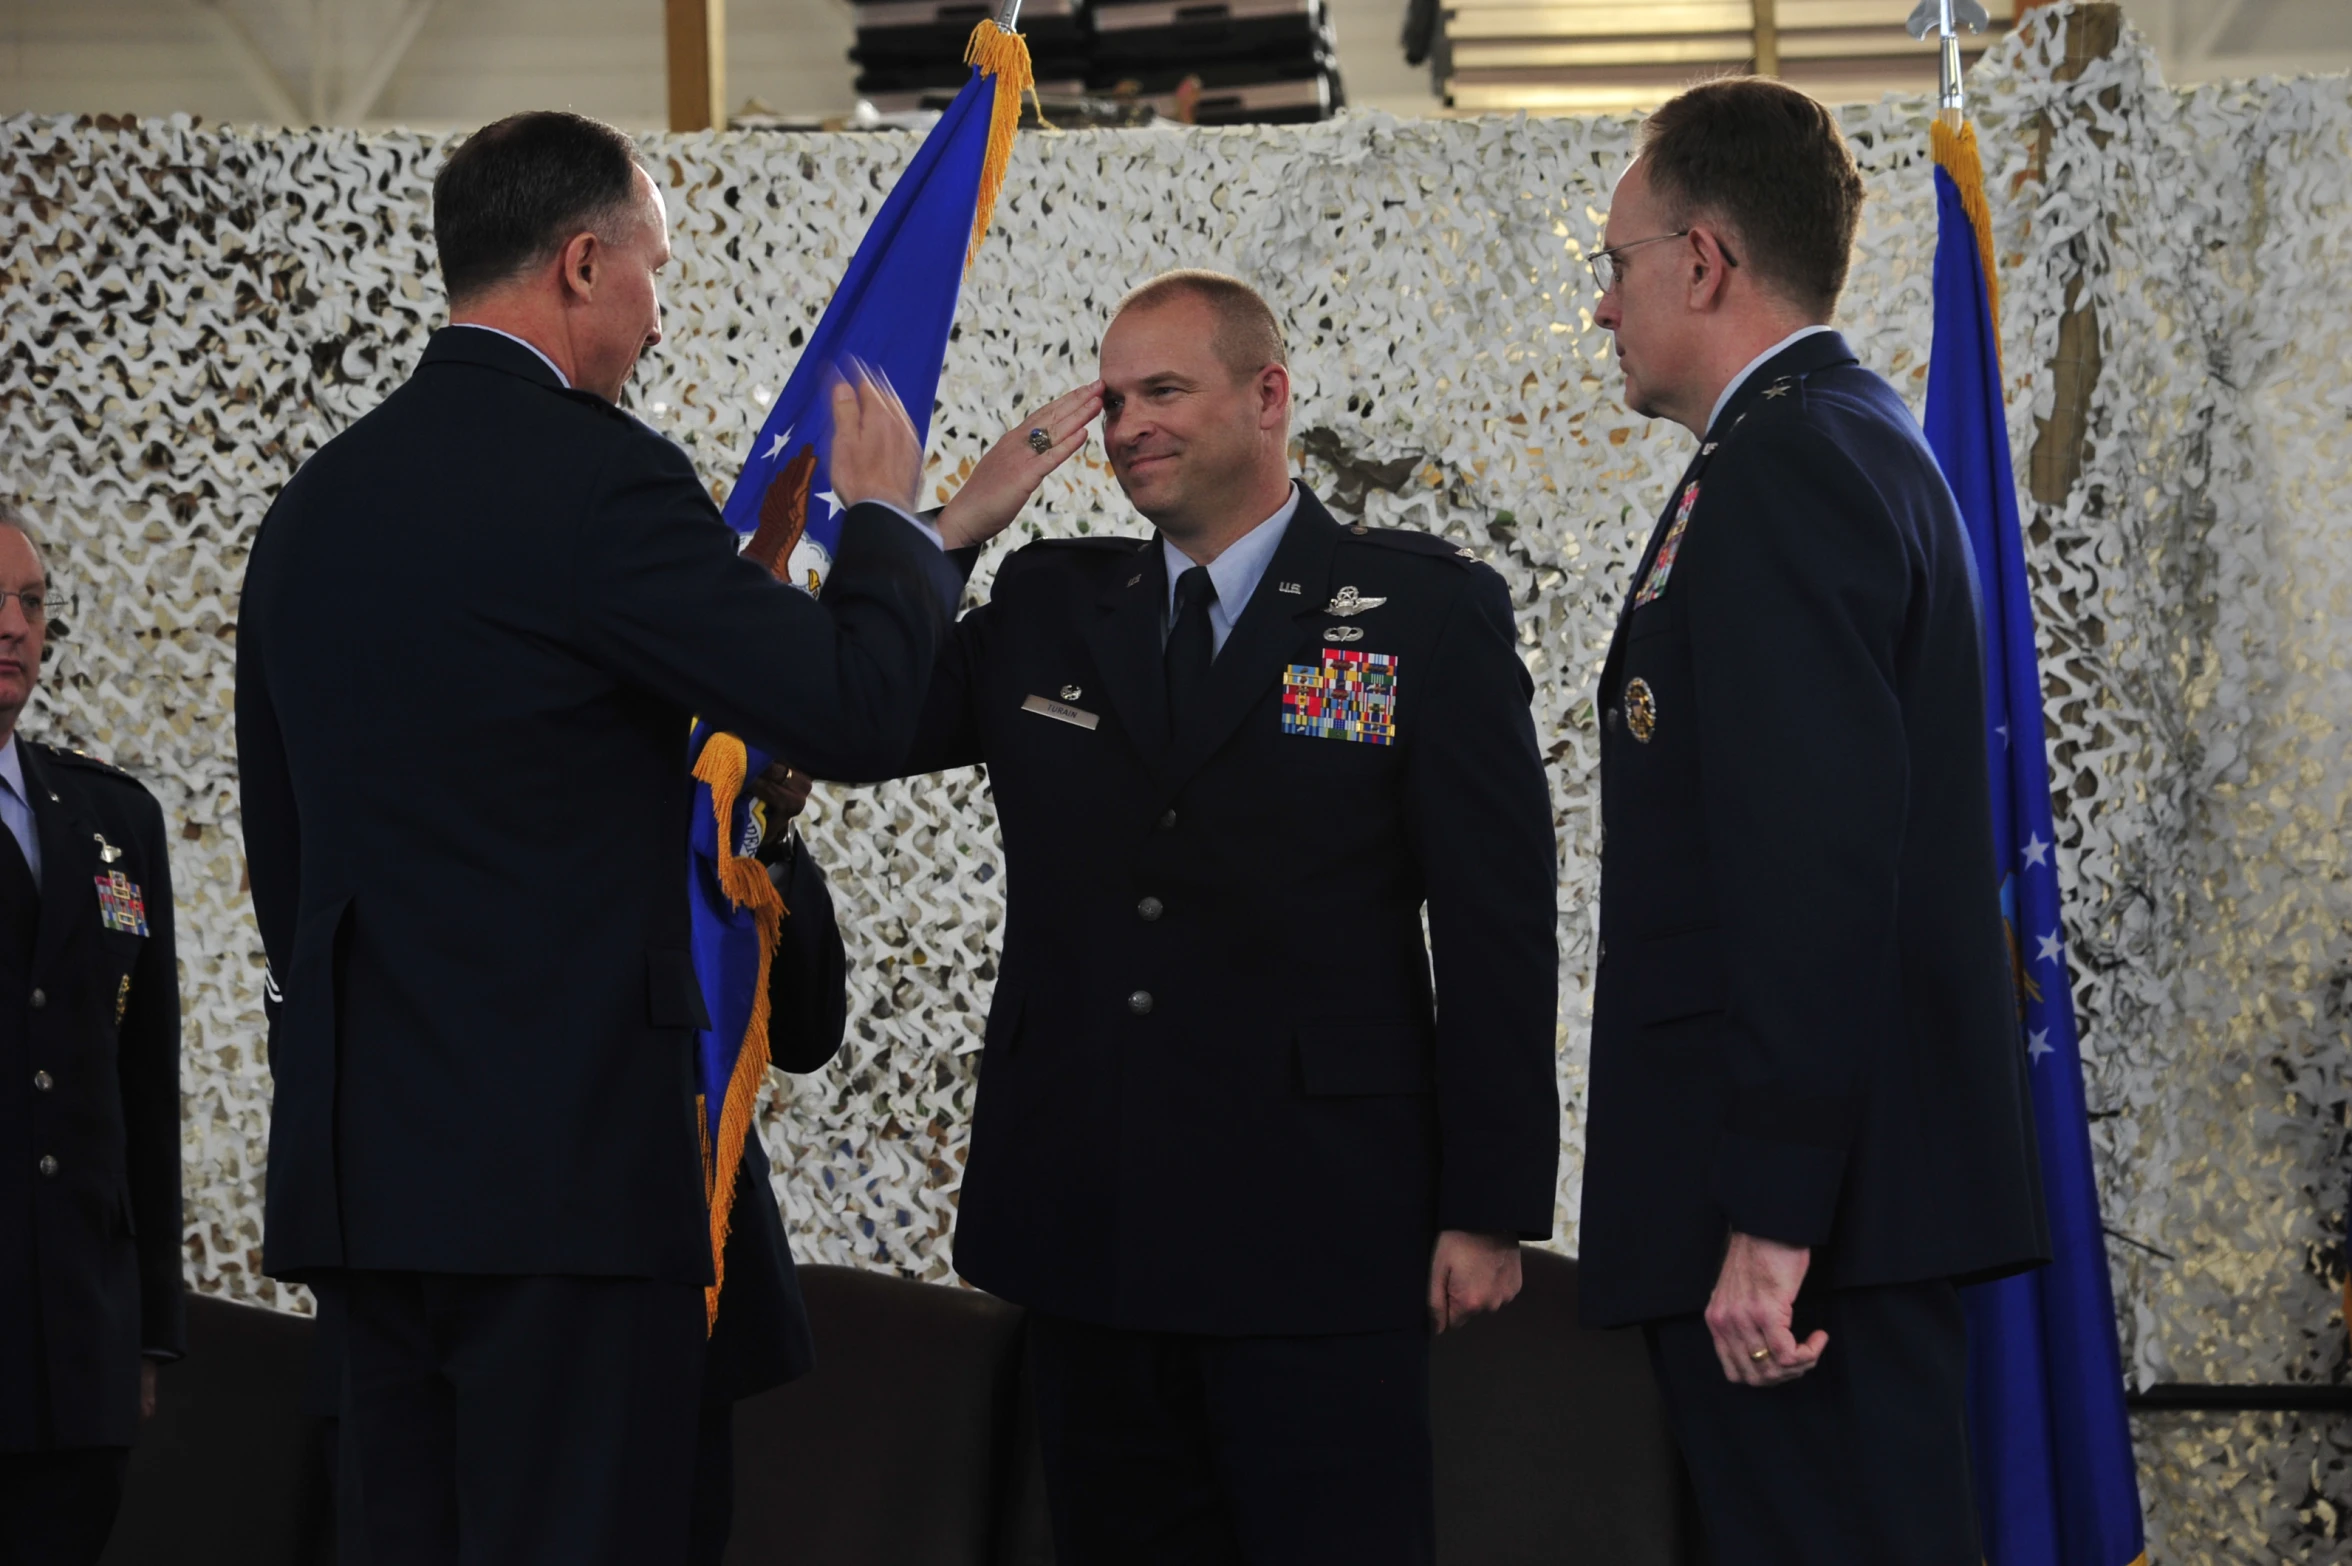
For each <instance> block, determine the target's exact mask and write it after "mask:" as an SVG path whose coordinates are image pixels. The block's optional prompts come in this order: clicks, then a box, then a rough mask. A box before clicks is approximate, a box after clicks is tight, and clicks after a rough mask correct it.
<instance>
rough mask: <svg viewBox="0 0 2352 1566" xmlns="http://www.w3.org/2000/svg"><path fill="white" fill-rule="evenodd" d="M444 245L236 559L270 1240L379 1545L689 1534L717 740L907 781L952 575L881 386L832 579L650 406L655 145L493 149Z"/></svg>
mask: <svg viewBox="0 0 2352 1566" xmlns="http://www.w3.org/2000/svg"><path fill="white" fill-rule="evenodd" d="M433 229H434V235H435V238H436V239H437V241H438V243H439V248H440V260H441V267H442V272H443V275H444V277H445V278H446V280H447V282H448V288H449V299H450V316H451V322H452V324H451V325H450V326H449V327H447V328H446V329H445V330H443V331H440V332H437V333H435V334H434V337H433V339H432V341H431V343H430V344H429V345H428V346H427V347H426V349H425V352H424V355H423V359H422V362H421V363H420V364H419V365H418V367H417V371H416V373H415V375H414V376H413V377H411V379H410V380H409V381H408V383H407V384H406V385H404V386H402V387H401V388H400V389H399V390H398V391H396V392H394V393H393V394H392V396H391V397H390V398H389V399H388V400H387V401H386V402H385V403H384V405H383V406H382V407H380V408H378V409H376V410H375V411H374V412H372V413H370V414H368V415H367V416H366V417H365V418H363V419H361V420H360V421H359V422H358V423H356V424H355V425H353V426H352V427H351V428H350V429H349V430H346V431H345V432H344V433H343V434H341V435H340V436H338V437H336V438H335V439H334V440H333V441H331V442H329V443H328V444H327V446H326V447H325V448H324V449H323V450H321V451H320V452H319V453H318V454H317V455H316V456H314V457H312V458H311V459H310V461H309V462H308V463H307V464H306V465H305V466H304V467H303V469H302V471H301V472H300V473H299V474H297V475H296V476H295V478H294V480H293V482H292V483H291V484H289V485H288V486H287V487H286V489H285V491H284V492H283V493H282V494H281V495H280V496H279V497H278V500H277V503H276V505H275V506H273V507H272V508H271V511H270V515H269V517H268V519H267V520H266V521H265V522H264V523H263V525H262V529H261V533H260V536H259V538H258V539H257V540H256V542H255V544H254V549H253V557H252V564H251V567H250V569H249V571H248V573H247V576H246V582H245V597H244V610H243V615H242V619H241V623H240V626H239V635H238V643H237V651H238V669H237V737H238V749H239V759H240V764H241V774H242V778H241V781H242V786H243V795H244V820H245V832H246V847H247V852H248V854H249V856H250V859H251V866H252V876H253V902H254V910H255V913H256V916H257V918H258V920H259V922H260V925H261V933H262V937H263V940H264V942H265V944H266V945H267V947H268V950H269V957H270V966H271V969H272V971H273V973H274V974H275V976H276V978H277V981H278V983H279V985H280V986H281V987H282V988H283V990H284V994H285V1001H284V1006H283V1008H282V1009H281V1011H280V1012H279V1015H278V1018H277V1022H276V1026H275V1029H274V1030H273V1035H272V1037H273V1054H274V1058H273V1060H272V1067H273V1070H274V1072H275V1076H276V1100H275V1104H274V1106H273V1115H272V1121H271V1126H270V1165H269V1196H268V1207H267V1223H268V1231H267V1235H266V1241H265V1261H266V1263H267V1265H268V1267H269V1270H270V1271H271V1272H272V1273H274V1274H276V1275H278V1276H281V1277H296V1278H323V1279H326V1280H329V1282H330V1286H331V1287H333V1288H337V1289H340V1290H341V1291H342V1293H343V1295H344V1297H345V1299H346V1301H347V1304H348V1311H349V1348H348V1353H349V1361H348V1363H349V1383H348V1385H349V1392H348V1394H347V1404H346V1418H345V1421H344V1428H343V1439H345V1440H346V1441H349V1442H351V1443H353V1444H354V1446H355V1447H356V1451H357V1463H358V1472H359V1479H360V1485H361V1489H362V1491H363V1492H364V1496H365V1515H366V1530H367V1535H368V1542H369V1546H370V1554H371V1555H372V1557H373V1558H375V1559H377V1560H379V1561H386V1562H392V1561H397V1562H402V1563H408V1562H430V1561H451V1562H454V1561H457V1560H459V1559H461V1558H462V1559H464V1560H467V1561H476V1560H483V1561H488V1560H495V1561H500V1562H511V1563H528V1562H562V1563H565V1566H582V1563H595V1562H611V1563H614V1566H623V1563H625V1566H647V1563H658V1562H663V1561H675V1560H678V1559H680V1558H681V1557H682V1555H683V1554H684V1551H685V1549H686V1542H687V1537H688V1500H689V1491H690V1475H691V1471H692V1464H693V1455H694V1450H695V1430H696V1423H697V1403H698V1399H699V1393H700V1389H701V1386H702V1371H703V1353H704V1332H705V1328H706V1319H705V1314H704V1305H703V1292H702V1291H703V1286H704V1285H705V1284H706V1283H708V1282H709V1280H710V1274H711V1257H710V1242H709V1228H708V1224H707V1221H706V1215H705V1210H704V1206H703V1194H702V1153H701V1147H700V1142H699V1139H698V1134H697V1126H698V1119H697V1116H696V1112H695V1093H694V1030H695V1029H696V1028H697V1027H698V1026H702V1025H705V1023H706V1015H707V1014H706V1012H705V1010H704V1007H703V998H702V996H701V994H700V992H699V990H698V989H697V987H696V982H695V976H694V967H693V962H692V959H691V956H690V954H689V951H688V942H687V904H686V896H685V880H684V877H685V869H686V857H685V843H686V828H687V824H688V820H689V816H688V811H689V808H690V803H691V794H690V788H691V784H690V782H689V780H688V778H687V775H686V770H685V744H686V734H687V723H688V720H689V718H690V717H691V716H692V715H694V714H697V713H699V714H701V715H702V716H704V717H707V718H710V719H712V720H714V721H716V722H718V723H720V724H721V725H722V726H724V727H726V728H729V729H732V730H734V731H735V732H738V733H740V734H742V735H744V736H745V737H746V738H748V739H749V740H751V741H752V742H753V743H755V744H758V745H760V746H763V747H765V748H769V749H773V750H775V751H778V752H781V753H782V754H785V755H789V756H791V757H792V758H793V759H794V760H795V761H796V762H798V763H799V764H800V765H802V766H804V767H808V768H812V769H813V768H818V767H828V768H833V769H856V768H861V767H872V766H877V765H881V764H884V763H885V762H887V761H888V760H890V759H893V758H895V757H897V756H898V755H900V754H902V753H903V752H904V750H905V748H906V746H907V743H908V741H909V739H910V737H911V736H912V734H913V732H914V725H915V719H916V715H917V713H918V711H919V709H920V706H921V702H922V695H923V689H924V686H925V684H926V682H927V681H928V678H929V675H930V670H931V667H932V664H933V662H934V661H935V659H936V656H937V652H938V648H939V645H940V641H941V639H942V637H943V636H944V634H945V632H946V630H947V628H948V617H949V614H950V612H951V608H952V605H953V602H954V597H955V593H956V591H957V587H958V583H957V579H956V575H955V572H954V571H953V570H952V569H951V568H950V567H949V566H948V564H947V561H946V557H945V556H944V555H943V554H942V553H941V552H940V549H939V547H938V541H937V539H936V537H935V536H927V530H926V529H925V528H924V527H922V526H920V525H918V524H917V523H915V522H914V521H912V520H911V519H909V518H908V517H907V516H905V515H903V514H898V513H903V509H904V508H905V507H906V506H908V505H910V504H911V503H912V500H913V496H914V490H915V481H916V474H917V471H918V468H919V466H920V463H921V452H920V450H919V449H918V445H917V442H916V440H915V438H914V432H913V429H912V427H911V425H909V423H908V422H907V419H906V416H905V414H904V412H903V411H902V410H900V409H899V408H898V407H897V405H896V403H895V401H893V400H892V399H891V398H890V397H889V396H888V394H887V392H886V391H885V390H883V389H880V388H876V387H872V386H844V387H842V388H841V389H840V391H839V394H838V395H837V397H836V399H835V404H834V422H835V443H834V449H833V453H832V467H831V472H832V475H833V479H834V485H835V488H836V490H837V491H838V493H839V494H840V495H841V496H842V497H843V499H844V500H845V501H848V502H851V503H852V504H851V505H850V510H849V513H848V516H847V519H846V523H845V526H844V529H843V533H842V538H841V549H840V553H839V556H838V559H837V562H836V565H835V570H834V575H833V578H832V580H831V581H830V582H829V583H828V584H827V588H826V592H825V597H824V601H823V602H822V603H819V602H815V601H812V600H811V599H809V598H808V597H806V596H804V595H803V594H800V593H798V592H795V591H793V590H792V589H790V588H788V587H785V586H783V585H782V584H780V583H777V582H776V581H774V580H773V579H771V578H770V577H769V575H768V574H767V572H765V571H763V570H762V569H760V568H759V567H758V566H756V565H754V564H752V563H751V562H749V561H746V560H743V559H740V558H739V557H738V556H737V554H736V547H735V546H736V539H735V537H734V535H733V534H732V533H730V532H729V531H728V530H727V528H726V526H725V525H724V524H723V523H722V522H721V521H720V519H719V515H718V512H717V510H716V509H715V508H714V507H713V506H712V504H711V499H710V496H709V495H708V494H706V493H705V492H704V490H703V487H702V484H701V481H700V480H699V479H698V478H697V477H696V476H695V472H694V468H693V465H692V464H691V463H690V462H689V461H688V460H687V457H686V454H685V453H684V452H682V451H680V450H679V449H678V448H677V447H676V446H675V445H673V444H672V443H671V442H669V441H668V440H665V439H663V438H662V437H661V436H660V435H658V434H656V433H655V432H653V431H652V430H650V429H648V428H646V427H645V426H644V425H642V424H639V423H638V422H637V421H636V420H634V419H632V418H630V417H629V416H628V415H626V414H624V413H622V412H620V411H619V410H618V409H617V408H615V407H614V406H613V400H614V399H615V398H616V397H618V396H619V395H620V392H621V388H622V386H623V385H624V384H625V383H626V382H627V380H628V377H629V374H630V372H631V370H632V369H633V368H634V366H635V364H636V362H637V358H638V356H639V354H640V353H642V352H643V351H644V350H646V349H647V348H650V347H652V346H653V345H654V344H655V343H657V342H659V341H660V340H661V306H660V301H659V297H658V294H657V291H656V274H657V273H658V272H659V270H660V269H661V267H662V265H663V264H664V263H665V262H666V261H667V260H668V259H669V253H670V246H669V237H668V233H667V229H666V226H665V223H664V220H663V213H662V203H661V197H660V194H659V193H658V192H657V191H656V190H655V189H654V186H653V182H652V181H651V180H650V179H649V178H648V177H647V176H646V174H645V172H644V170H642V169H641V168H639V167H638V165H637V163H636V160H635V156H634V152H633V149H632V147H631V144H630V142H629V140H628V138H627V137H625V136H623V135H622V134H621V133H620V132H618V131H615V130H613V129H612V128H611V127H609V126H604V125H599V124H597V123H595V122H593V121H590V120H584V119H580V118H578V117H577V116H573V115H568V114H552V113H538V114H524V115H517V116H515V117H513V118H511V119H507V120H502V121H500V122H499V123H497V124H495V125H492V126H489V127H488V128H486V129H484V130H482V131H480V132H477V133H476V134H475V135H473V136H472V137H469V138H468V139H467V140H466V142H465V143H464V144H463V145H462V146H461V147H459V148H458V150H457V151H456V152H455V153H454V154H452V155H451V157H450V159H449V161H448V162H447V164H445V165H444V166H443V168H442V170H441V173H440V175H439V176H438V178H437V179H436V180H435V182H434V188H433ZM894 506H895V507H896V508H897V512H894V509H893V508H894Z"/></svg>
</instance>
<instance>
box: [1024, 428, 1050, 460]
mask: <svg viewBox="0 0 2352 1566" xmlns="http://www.w3.org/2000/svg"><path fill="white" fill-rule="evenodd" d="M1029 449H1030V450H1031V451H1034V452H1036V453H1037V454H1038V455H1039V456H1041V457H1042V456H1044V455H1045V454H1046V453H1047V452H1049V451H1051V450H1053V436H1051V435H1049V434H1047V433H1046V429H1045V426H1044V425H1042V424H1040V425H1039V426H1037V428H1035V429H1033V430H1031V431H1030V432H1029Z"/></svg>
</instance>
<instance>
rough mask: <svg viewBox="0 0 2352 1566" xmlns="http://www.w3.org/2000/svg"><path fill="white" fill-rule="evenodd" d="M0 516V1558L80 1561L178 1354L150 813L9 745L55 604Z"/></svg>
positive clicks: (167, 1001) (133, 792)
mask: <svg viewBox="0 0 2352 1566" xmlns="http://www.w3.org/2000/svg"><path fill="white" fill-rule="evenodd" d="M48 593H49V586H48V572H47V569H46V567H45V566H44V564H43V561H42V558H41V551H40V547H39V546H38V545H37V544H36V543H35V542H34V541H33V537H32V534H31V531H30V530H29V528H28V527H27V525H26V522H25V519H24V518H23V517H22V516H21V515H19V514H18V513H17V512H16V511H15V510H14V509H13V508H11V507H8V506H6V505H5V504H0V594H5V595H6V596H5V597H4V598H0V822H5V824H6V826H7V831H5V832H0V1560H6V1561H11V1562H17V1563H21V1566H88V1563H90V1562H94V1561H96V1560H97V1559H98V1557H99V1554H100V1552H101V1551H102V1550H103V1549H104V1548H105V1546H106V1539H107V1535H108V1534H109V1533H110V1532H112V1531H113V1528H114V1518H115V1512H116V1510H117V1509H118V1508H119V1506H120V1504H121V1501H122V1489H123V1476H124V1473H125V1471H126V1470H127V1469H128V1467H129V1463H130V1447H131V1441H132V1438H133V1437H134V1435H136V1433H137V1431H138V1428H139V1420H140V1419H141V1417H142V1416H144V1415H150V1414H153V1413H154V1411H155V1367H156V1363H157V1362H158V1361H159V1360H166V1359H177V1358H178V1357H179V1356H180V1355H181V1354H182V1353H183V1352H185V1350H186V1347H187V1342H186V1329H185V1326H184V1323H183V1319H182V1307H181V1297H180V1296H181V1283H180V984H179V968H178V963H177V961H176V960H175V958H174V955H173V951H172V892H171V863H170V860H169V859H168V858H167V857H166V855H165V851H164V842H165V839H164V830H163V810H162V807H161V806H159V805H157V804H156V802H155V796H154V795H152V794H150V793H148V792H147V790H146V789H145V788H144V787H142V786H141V785H140V784H139V782H138V781H137V780H136V779H134V778H132V777H131V776H130V775H129V774H128V773H124V772H118V771H117V770H115V769H114V768H113V767H109V766H106V765H104V764H102V763H100V762H96V761H92V760H91V759H90V758H89V757H87V756H81V755H77V754H75V753H74V752H72V751H67V750H58V749H55V748H53V747H51V746H47V745H38V744H34V743H32V742H31V741H29V740H27V739H25V737H24V736H23V735H21V734H19V733H17V732H16V729H17V724H18V720H19V719H20V718H21V717H22V715H23V713H24V709H25V704H26V703H27V702H28V701H30V700H31V699H32V694H33V686H34V684H35V682H36V681H38V680H39V678H40V674H41V657H42V652H43V649H44V645H45V642H46V639H47V633H48V629H49V624H50V616H51V615H52V613H53V612H54V605H53V603H52V601H51V600H50V599H49V596H48Z"/></svg>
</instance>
